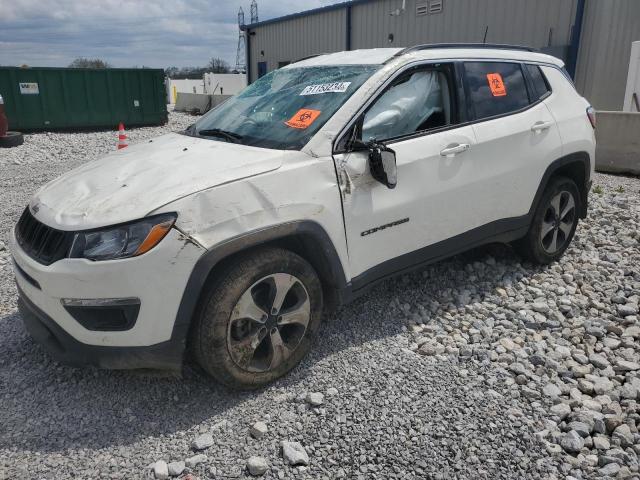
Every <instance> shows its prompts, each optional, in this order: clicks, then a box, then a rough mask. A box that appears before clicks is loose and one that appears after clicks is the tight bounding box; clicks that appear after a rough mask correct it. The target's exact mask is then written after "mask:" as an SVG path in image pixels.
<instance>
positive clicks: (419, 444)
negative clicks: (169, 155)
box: [0, 113, 640, 479]
mask: <svg viewBox="0 0 640 480" xmlns="http://www.w3.org/2000/svg"><path fill="white" fill-rule="evenodd" d="M191 121H192V117H188V116H184V115H178V114H175V113H172V114H171V116H170V124H169V126H167V127H160V128H140V129H135V130H131V131H129V134H130V137H131V141H132V142H135V141H136V140H140V139H143V138H148V137H150V136H154V135H157V134H159V133H161V132H163V131H167V130H170V129H177V128H179V127H180V126H182V127H184V126H186V125H187V124H188V123H190V122H191ZM115 143H116V136H115V134H114V133H113V132H98V133H78V134H70V133H60V134H34V135H29V136H27V138H26V142H25V145H24V146H22V147H19V148H17V149H14V150H10V151H0V206H2V208H3V211H4V212H5V215H4V216H3V217H1V218H0V242H2V241H3V239H6V236H7V235H8V233H9V229H10V227H11V226H12V225H13V223H14V222H15V221H16V220H17V218H18V216H19V214H20V212H21V211H22V209H23V208H24V205H25V204H26V202H27V200H28V198H29V196H30V195H31V194H32V193H33V191H34V190H35V189H36V188H37V187H38V186H40V185H41V184H43V183H44V182H46V181H48V180H49V179H52V178H54V177H56V176H57V175H59V174H60V173H62V172H64V171H66V170H68V169H70V168H73V167H74V166H77V165H79V164H81V163H83V162H85V161H88V160H91V159H93V158H95V157H97V156H100V155H102V154H103V153H106V152H107V151H109V150H110V149H112V148H115ZM595 184H596V185H598V186H599V187H601V189H602V191H601V193H595V192H594V193H592V194H591V202H592V209H591V212H590V217H589V219H588V220H587V221H586V222H582V223H581V225H580V227H579V229H578V234H577V237H576V239H575V241H574V244H573V246H572V247H571V249H570V250H569V251H568V253H567V255H566V256H565V257H564V258H563V259H562V261H561V262H559V263H557V264H555V265H552V266H550V267H548V268H539V267H532V266H531V265H527V264H522V263H520V260H519V259H518V257H516V256H515V255H514V254H513V253H512V252H511V250H510V249H509V248H508V247H504V246H490V247H486V248H482V249H478V250H475V251H473V252H470V253H467V254H465V255H461V256H459V257H456V258H454V259H451V260H448V261H445V262H441V263H439V264H437V265H434V266H432V267H430V268H428V269H427V270H425V271H423V272H418V273H415V274H411V275H406V276H403V277H400V278H398V279H395V280H391V281H388V282H385V283H384V284H382V285H380V286H379V287H377V288H375V290H373V291H372V292H371V293H370V294H369V295H368V296H366V297H364V298H361V299H359V300H358V301H356V302H355V303H354V304H352V305H350V306H347V307H345V308H342V309H341V310H340V311H339V312H337V313H336V314H334V315H332V316H331V317H330V318H327V319H326V322H325V324H324V326H323V332H322V335H320V336H319V338H318V341H317V342H316V346H315V348H314V350H313V351H312V353H311V355H310V356H309V357H308V358H307V359H305V360H304V361H303V363H302V364H301V365H300V366H299V367H298V368H296V369H295V370H294V371H293V372H292V373H291V374H290V375H288V376H287V377H286V378H284V379H282V380H280V381H278V382H276V383H275V384H273V385H272V386H270V387H268V388H265V389H264V390H262V391H258V392H252V393H234V392H229V391H226V390H224V389H223V388H221V387H219V386H218V385H216V384H214V383H213V382H212V381H210V380H209V379H208V378H207V377H205V376H204V375H203V374H201V373H200V371H199V370H198V369H197V368H195V367H193V366H191V365H188V366H187V367H186V368H185V369H184V372H183V374H182V376H181V377H180V378H178V377H174V376H168V375H166V374H162V373H151V372H111V371H102V370H96V369H92V368H84V369H76V368H70V367H65V366H61V365H58V364H56V363H55V362H53V361H52V360H51V359H50V358H49V357H48V356H47V355H46V354H45V353H44V352H43V351H42V350H41V349H40V347H39V346H37V345H36V344H34V343H33V342H32V341H31V340H30V339H29V338H28V337H27V335H26V334H25V332H24V330H23V328H22V326H21V324H20V318H19V315H18V314H17V312H16V309H15V287H14V286H13V274H12V272H11V270H10V266H9V259H8V256H7V254H6V251H2V245H0V478H25V479H26V478H39V479H49V478H51V479H53V478H56V479H57V478H70V477H75V478H153V477H154V469H155V470H156V471H158V473H159V475H160V476H163V475H165V474H166V475H169V474H170V473H172V472H173V473H174V472H176V471H178V470H180V469H181V468H182V466H183V464H182V463H181V462H185V464H186V466H185V469H184V473H183V474H182V477H185V476H186V475H189V474H191V475H193V477H195V478H200V479H211V478H252V477H251V474H250V472H249V468H248V462H249V459H251V458H252V457H260V460H255V459H254V460H253V461H252V462H251V463H252V465H253V466H256V465H254V464H256V462H257V466H258V467H259V468H258V470H254V473H255V474H259V473H258V472H259V471H260V470H261V468H263V467H264V468H266V472H265V473H264V475H263V477H262V478H269V479H274V478H296V479H301V478H308V479H333V478H362V479H370V478H381V479H387V478H403V479H454V478H455V479H463V478H464V479H467V478H469V479H516V478H517V479H524V478H531V479H541V478H544V479H565V478H567V479H571V478H574V479H587V478H602V477H607V476H609V477H612V478H637V477H638V454H640V434H639V432H638V427H639V426H640V407H639V406H638V403H637V402H638V401H640V397H639V395H640V374H639V371H640V370H639V369H640V347H639V344H638V339H639V338H640V322H639V321H638V313H637V312H638V303H639V300H640V233H639V228H638V227H639V226H640V195H639V193H640V181H639V180H637V179H632V178H625V177H614V176H605V175H596V178H595ZM596 190H597V192H600V188H598V189H596ZM257 422H262V423H263V424H264V426H266V428H263V427H262V425H261V426H260V431H261V434H258V435H254V436H256V437H258V438H254V436H252V427H255V425H256V424H257ZM206 434H208V435H210V436H211V437H210V439H209V438H208V435H206ZM201 435H205V437H201V438H200V439H201V440H203V439H204V440H206V441H204V442H203V443H199V445H198V448H201V450H199V451H195V449H194V448H193V447H194V441H195V440H196V439H197V438H198V437H200V436H201ZM283 442H291V443H283ZM296 443H297V444H299V446H300V448H301V450H299V449H298V446H296V447H295V448H292V450H295V451H296V452H297V454H298V455H301V456H303V457H304V455H306V456H308V465H304V463H305V462H298V461H294V462H293V463H300V465H297V466H293V465H290V463H291V458H289V455H294V453H293V452H290V451H289V448H290V447H291V446H292V445H295V444H296ZM283 445H286V446H287V449H283ZM285 450H286V452H287V453H286V454H285ZM303 453H304V455H303ZM170 466H173V467H174V468H170ZM165 472H166V473H165Z"/></svg>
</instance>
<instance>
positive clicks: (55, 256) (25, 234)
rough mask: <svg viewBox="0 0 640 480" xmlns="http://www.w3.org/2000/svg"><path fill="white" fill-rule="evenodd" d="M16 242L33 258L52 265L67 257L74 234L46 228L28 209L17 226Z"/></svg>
mask: <svg viewBox="0 0 640 480" xmlns="http://www.w3.org/2000/svg"><path fill="white" fill-rule="evenodd" d="M16 240H17V241H18V245H20V247H21V248H22V249H23V250H24V251H25V252H26V253H27V255H29V256H30V257H31V258H33V259H34V260H36V261H37V262H39V263H42V264H43V265H51V264H52V263H53V262H57V261H58V260H60V259H62V258H65V257H66V256H67V253H68V252H69V248H70V247H71V242H72V241H73V233H72V232H63V231H62V230H56V229H55V228H51V227H48V226H46V225H45V224H44V223H41V222H39V221H38V220H36V219H35V217H34V216H33V215H31V212H30V211H29V207H27V208H26V209H25V210H24V212H23V213H22V216H21V217H20V220H18V225H16Z"/></svg>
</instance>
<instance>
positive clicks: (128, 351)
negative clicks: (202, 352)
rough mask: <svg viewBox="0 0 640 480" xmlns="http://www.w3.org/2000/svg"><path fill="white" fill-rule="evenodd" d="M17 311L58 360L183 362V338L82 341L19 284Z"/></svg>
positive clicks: (117, 365) (114, 365)
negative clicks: (110, 343) (125, 343)
mask: <svg viewBox="0 0 640 480" xmlns="http://www.w3.org/2000/svg"><path fill="white" fill-rule="evenodd" d="M18 292H19V297H18V310H19V311H20V315H21V316H22V321H23V322H24V326H25V328H26V329H27V331H28V332H29V334H30V335H31V337H32V338H33V339H34V340H35V341H36V342H38V343H39V344H40V345H42V346H43V347H44V349H45V350H46V351H47V352H48V353H49V354H50V355H51V356H52V357H53V358H54V359H55V360H57V361H58V362H60V363H64V364H67V365H75V366H79V365H94V366H96V367H101V368H110V369H131V368H154V369H162V370H177V369H179V368H180V367H181V365H182V354H183V352H184V341H180V340H179V339H170V340H169V341H166V342H163V343H159V344H156V345H151V346H146V347H102V346H97V345H87V344H85V343H81V342H79V341H78V340H76V339H75V338H73V337H72V336H71V335H69V334H68V333H67V332H65V331H64V330H63V329H62V328H61V327H60V326H59V325H58V324H57V323H56V322H55V320H53V319H52V318H51V317H49V315H47V314H46V313H44V312H43V311H42V310H40V309H39V308H38V307H37V306H35V305H34V304H33V303H32V302H31V300H29V298H28V297H27V296H26V295H25V294H24V292H23V291H22V290H21V289H20V287H18Z"/></svg>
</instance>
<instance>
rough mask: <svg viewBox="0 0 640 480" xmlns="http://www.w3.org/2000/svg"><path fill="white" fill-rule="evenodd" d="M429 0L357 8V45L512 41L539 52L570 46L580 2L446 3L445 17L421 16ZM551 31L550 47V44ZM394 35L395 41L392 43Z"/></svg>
mask: <svg viewBox="0 0 640 480" xmlns="http://www.w3.org/2000/svg"><path fill="white" fill-rule="evenodd" d="M428 3H429V2H428V0H407V2H406V11H405V12H404V13H403V14H401V15H399V16H391V15H390V12H392V11H394V10H396V9H397V8H400V6H401V5H402V1H401V0H381V1H378V2H371V3H367V4H362V5H355V6H354V7H352V8H353V23H352V25H353V30H352V47H353V48H354V49H356V48H371V47H382V46H391V47H404V46H409V45H415V44H419V43H438V42H482V40H483V37H484V33H485V29H486V28H487V26H488V27H489V31H488V35H487V42H489V43H511V44H520V45H527V46H532V47H536V48H541V47H546V46H548V45H553V46H558V45H568V44H569V40H570V36H571V26H572V23H573V19H574V18H575V9H576V4H577V0H535V1H532V0H443V4H444V8H443V11H442V13H439V14H432V15H423V16H417V15H416V5H424V4H428ZM550 33H551V43H549V39H550ZM389 34H393V36H394V40H393V42H392V43H390V42H389V41H388V37H389Z"/></svg>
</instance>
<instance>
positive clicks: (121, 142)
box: [118, 122, 129, 150]
mask: <svg viewBox="0 0 640 480" xmlns="http://www.w3.org/2000/svg"><path fill="white" fill-rule="evenodd" d="M128 146H129V145H128V144H127V134H126V133H125V131H124V125H123V123H122V122H120V125H118V150H120V149H121V148H125V147H128Z"/></svg>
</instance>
